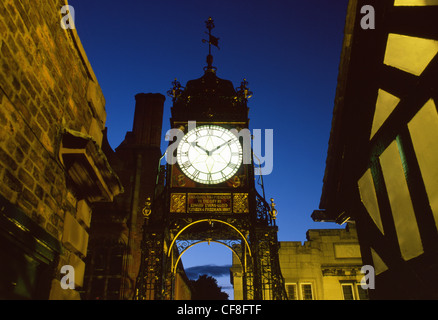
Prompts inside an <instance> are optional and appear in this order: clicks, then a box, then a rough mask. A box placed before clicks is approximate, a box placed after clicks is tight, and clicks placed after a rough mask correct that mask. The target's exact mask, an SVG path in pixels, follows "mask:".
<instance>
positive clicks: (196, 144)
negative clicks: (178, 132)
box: [191, 141, 210, 155]
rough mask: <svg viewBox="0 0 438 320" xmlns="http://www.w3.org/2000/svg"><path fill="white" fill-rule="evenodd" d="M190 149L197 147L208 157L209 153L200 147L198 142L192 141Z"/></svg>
mask: <svg viewBox="0 0 438 320" xmlns="http://www.w3.org/2000/svg"><path fill="white" fill-rule="evenodd" d="M191 145H192V147H197V148H199V149H201V150H202V151H204V152H205V153H206V154H207V155H210V151H208V150H207V149H205V148H203V147H201V146H200V145H199V144H198V142H196V141H194V142H192V143H191Z"/></svg>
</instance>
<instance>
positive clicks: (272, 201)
mask: <svg viewBox="0 0 438 320" xmlns="http://www.w3.org/2000/svg"><path fill="white" fill-rule="evenodd" d="M269 214H270V215H271V218H272V219H273V220H275V219H277V214H278V211H277V209H275V203H274V198H271V210H270V211H269Z"/></svg>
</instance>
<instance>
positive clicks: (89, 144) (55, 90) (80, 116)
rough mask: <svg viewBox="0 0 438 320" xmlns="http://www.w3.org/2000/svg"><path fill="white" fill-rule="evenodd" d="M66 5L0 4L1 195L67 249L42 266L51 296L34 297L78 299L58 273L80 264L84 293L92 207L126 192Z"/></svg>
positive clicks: (7, 0) (21, 240)
mask: <svg viewBox="0 0 438 320" xmlns="http://www.w3.org/2000/svg"><path fill="white" fill-rule="evenodd" d="M65 4H66V2H65V1H55V0H47V1H19V0H4V1H1V2H0V41H1V42H0V51H1V69H0V86H1V90H0V195H1V196H2V199H3V200H4V201H5V203H8V204H11V205H12V207H11V208H13V209H11V210H10V212H9V213H7V212H4V214H5V215H8V219H9V220H11V221H15V222H17V223H15V224H16V225H18V227H20V223H21V228H22V229H27V230H31V231H29V233H30V234H29V235H27V236H28V237H33V238H35V239H36V242H38V240H39V241H40V242H41V238H47V239H50V240H47V241H46V242H47V243H48V242H51V241H52V242H53V243H55V244H56V243H59V248H58V249H57V250H54V251H53V252H54V253H55V254H54V256H53V259H52V260H51V261H48V262H47V261H45V262H41V263H42V264H43V265H45V264H47V265H49V266H50V267H49V269H50V272H49V273H48V274H49V275H47V273H45V276H43V277H42V279H43V280H42V281H45V282H47V281H50V282H51V285H49V286H47V287H48V288H49V289H47V290H45V292H39V291H38V292H36V293H35V295H33V296H31V298H32V297H40V298H41V297H42V298H48V297H49V296H50V298H52V299H63V298H69V299H74V298H78V297H79V294H78V293H77V291H72V290H70V291H69V290H64V289H62V288H61V286H60V280H61V278H62V274H61V273H60V269H61V267H62V266H63V265H71V266H73V267H74V268H75V285H76V289H77V288H80V287H81V286H82V278H83V270H84V267H85V265H84V262H83V259H84V257H85V256H86V253H87V244H88V232H89V227H90V219H91V209H90V204H91V202H94V201H112V198H113V197H114V195H116V194H118V193H120V192H121V191H122V186H121V184H120V182H119V180H118V178H117V176H116V175H115V174H114V173H113V172H112V170H111V168H110V166H109V165H108V162H107V160H106V157H105V156H104V155H103V152H102V151H101V150H100V146H101V143H102V130H103V129H104V128H105V120H106V111H105V99H104V96H103V94H102V91H101V88H100V86H99V84H98V82H97V79H96V76H95V75H94V73H93V70H92V69H91V66H90V64H89V62H88V59H87V57H86V54H85V52H84V50H83V47H82V45H81V42H80V40H79V37H78V35H77V32H76V30H75V29H63V28H62V27H61V24H60V22H61V18H62V17H63V15H62V14H61V7H62V6H64V5H65ZM84 186H86V187H87V188H88V189H87V188H84ZM91 193H92V195H91ZM11 212H21V213H23V214H24V216H25V217H28V218H30V219H26V218H23V219H21V220H20V219H19V218H14V216H13V215H14V214H13V213H11ZM17 215H19V214H18V213H17ZM19 221H22V222H19ZM23 221H27V222H23ZM25 223H27V224H28V225H23V224H25ZM11 228H12V227H11ZM32 230H36V231H32ZM6 231H7V230H6ZM11 232H12V231H11ZM14 232H15V231H14ZM25 238H26V236H20V235H19V234H18V231H17V235H16V236H14V239H12V240H11V243H14V244H16V245H17V246H19V247H20V248H23V251H25V252H26V253H28V252H30V253H29V254H30V255H31V256H35V259H36V260H38V259H39V257H37V255H36V254H35V249H32V248H27V247H28V244H27V242H26V240H25ZM26 239H27V238H26ZM52 242H51V243H52ZM26 246H27V247H26ZM53 246H56V245H53ZM52 249H53V248H52ZM49 260H50V259H49ZM38 261H39V260H38ZM36 272H37V273H38V272H39V271H36ZM5 277H7V276H5ZM11 290H12V291H13V290H14V289H11ZM17 290H18V289H17ZM17 290H15V291H17ZM49 292H50V293H49ZM4 294H5V295H6V296H7V295H8V293H7V292H6V293H4Z"/></svg>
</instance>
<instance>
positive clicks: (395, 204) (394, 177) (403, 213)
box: [379, 141, 423, 261]
mask: <svg viewBox="0 0 438 320" xmlns="http://www.w3.org/2000/svg"><path fill="white" fill-rule="evenodd" d="M379 159H380V165H381V166H382V172H383V178H384V180H385V185H386V190H387V192H388V198H389V203H390V205H391V211H392V216H393V218H394V225H395V230H396V232H397V239H398V243H399V245H400V251H401V254H402V257H403V259H404V260H405V261H407V260H410V259H412V258H415V257H417V256H419V255H420V254H422V253H423V245H422V243H421V237H420V231H419V229H418V225H417V220H416V218H415V212H414V208H413V205H412V201H411V197H410V194H409V188H408V185H407V182H406V178H405V173H404V169H403V164H402V160H401V158H400V150H399V147H398V144H397V142H396V141H393V142H392V143H391V144H390V145H389V146H388V147H387V148H386V150H385V151H384V152H383V153H382V154H381V155H380V158H379Z"/></svg>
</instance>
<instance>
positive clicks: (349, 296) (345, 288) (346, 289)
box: [341, 283, 354, 300]
mask: <svg viewBox="0 0 438 320" xmlns="http://www.w3.org/2000/svg"><path fill="white" fill-rule="evenodd" d="M341 286H342V293H343V294H344V300H354V294H353V284H352V283H348V284H342V285H341Z"/></svg>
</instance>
